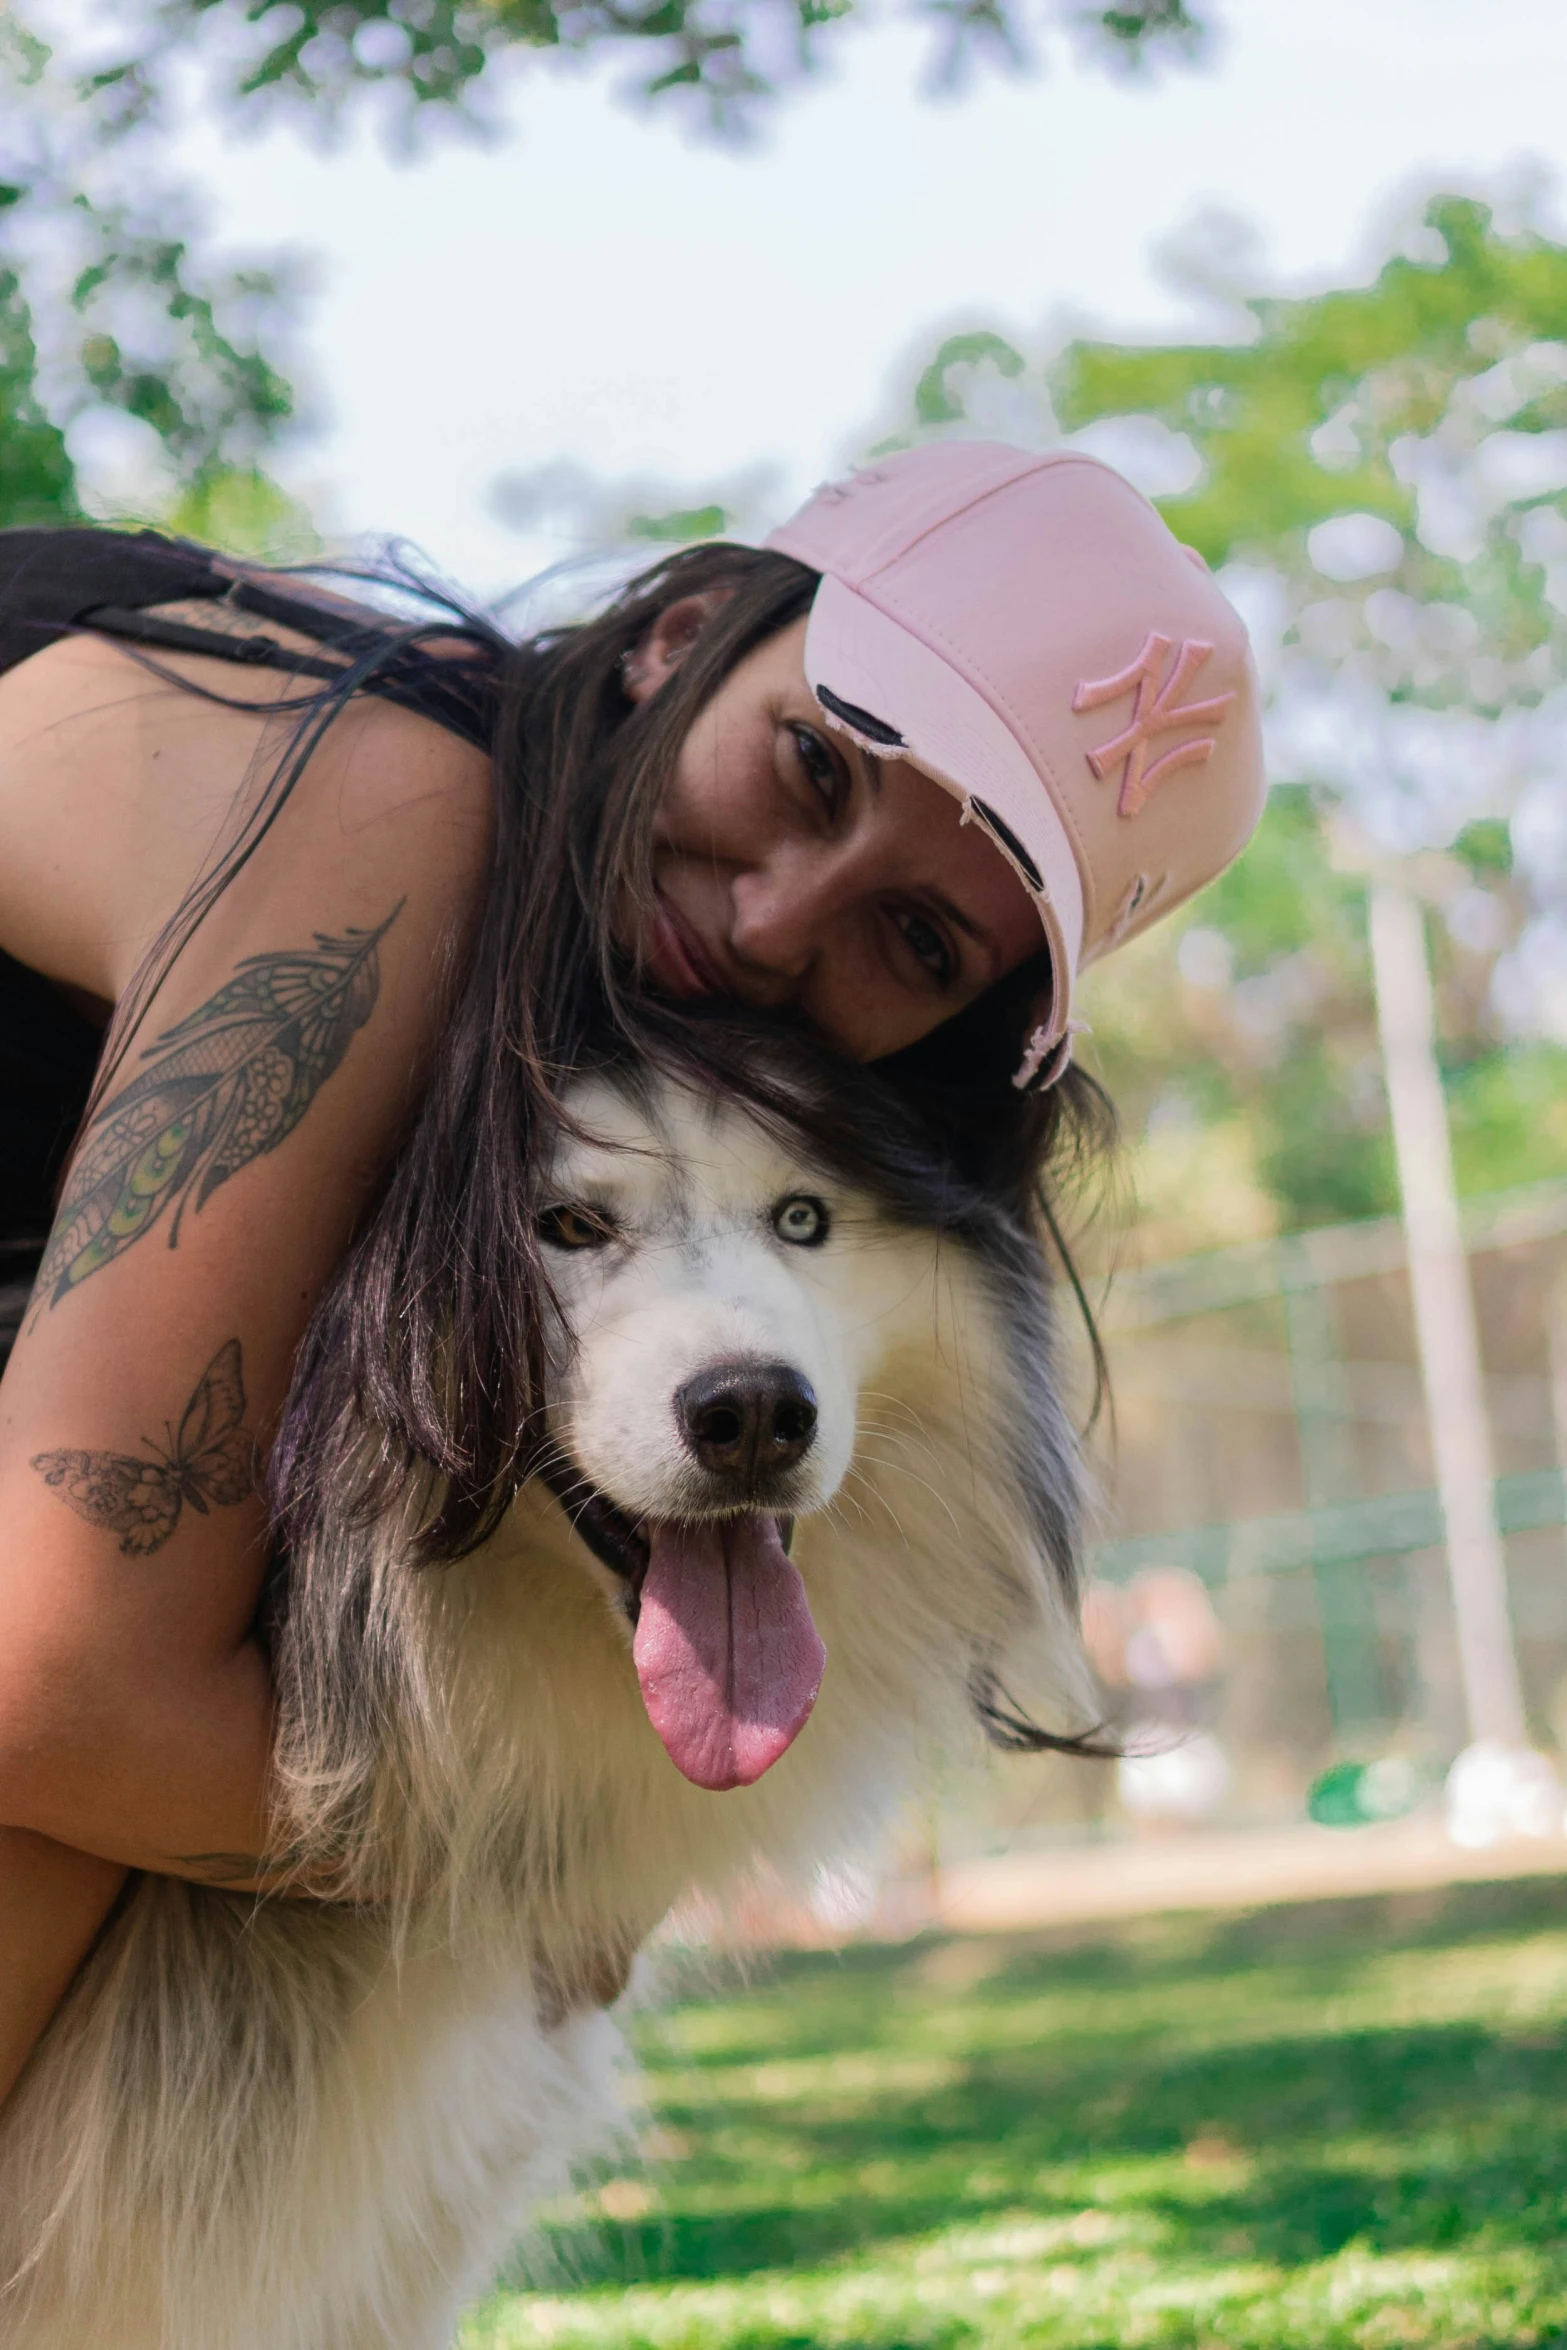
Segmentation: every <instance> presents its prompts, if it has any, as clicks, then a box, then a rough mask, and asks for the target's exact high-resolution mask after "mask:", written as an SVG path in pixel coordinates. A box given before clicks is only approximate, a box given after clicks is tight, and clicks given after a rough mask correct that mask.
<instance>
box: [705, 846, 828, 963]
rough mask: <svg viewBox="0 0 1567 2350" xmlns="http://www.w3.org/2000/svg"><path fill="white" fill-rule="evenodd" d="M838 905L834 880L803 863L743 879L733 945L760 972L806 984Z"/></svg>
mask: <svg viewBox="0 0 1567 2350" xmlns="http://www.w3.org/2000/svg"><path fill="white" fill-rule="evenodd" d="M832 899H833V892H832V889H831V885H830V876H828V875H825V874H823V873H820V872H817V871H814V870H813V869H812V866H811V864H810V862H809V861H808V860H806V859H803V858H788V859H784V860H780V861H778V862H777V863H769V864H768V865H765V866H762V867H760V868H758V869H756V870H754V871H752V872H750V873H742V874H740V875H738V876H737V878H736V879H735V881H734V883H733V884H732V888H731V896H730V906H731V912H732V927H731V930H730V934H729V935H730V945H731V946H732V948H733V949H734V952H735V953H736V954H737V955H739V956H740V957H741V958H742V959H743V960H744V961H745V962H747V963H749V964H751V965H752V966H753V967H754V968H755V969H757V970H759V971H766V972H768V973H770V974H771V975H772V976H773V977H775V978H778V979H785V980H791V981H792V980H800V979H803V978H804V977H805V974H806V973H807V971H809V969H810V967H811V964H812V962H813V960H814V959H815V956H816V954H817V952H818V950H819V948H820V944H821V934H822V930H823V928H824V925H825V922H826V920H827V919H828V918H829V916H830V913H831V908H832Z"/></svg>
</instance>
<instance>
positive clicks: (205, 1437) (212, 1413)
mask: <svg viewBox="0 0 1567 2350" xmlns="http://www.w3.org/2000/svg"><path fill="white" fill-rule="evenodd" d="M244 1417H245V1382H244V1375H243V1369H242V1365H241V1362H240V1349H239V1340H238V1339H237V1338H231V1339H229V1341H228V1343H227V1344H226V1345H224V1346H220V1347H219V1349H218V1351H217V1353H216V1354H215V1355H214V1356H213V1358H212V1360H211V1362H210V1363H209V1364H208V1365H207V1367H206V1369H205V1370H204V1371H203V1372H202V1374H201V1377H200V1379H199V1380H198V1382H197V1385H196V1392H195V1394H194V1395H193V1396H192V1397H191V1399H190V1401H189V1403H188V1404H187V1405H186V1406H185V1414H184V1417H183V1419H182V1420H181V1421H180V1424H179V1427H178V1429H177V1430H176V1429H175V1428H173V1427H170V1428H168V1429H166V1431H165V1433H166V1434H167V1436H168V1440H169V1443H168V1449H167V1451H165V1450H164V1448H163V1446H162V1445H161V1444H156V1443H154V1441H153V1439H152V1438H151V1437H150V1436H144V1437H143V1438H142V1439H141V1442H142V1443H143V1444H144V1445H145V1446H146V1448H147V1451H148V1452H149V1453H150V1454H151V1455H152V1458H151V1459H150V1460H139V1459H138V1458H137V1456H136V1455H135V1454H134V1453H129V1452H81V1451H76V1450H71V1451H67V1452H40V1453H35V1454H34V1455H33V1459H32V1466H33V1467H34V1468H35V1469H36V1470H37V1471H38V1474H39V1475H40V1477H42V1479H43V1481H44V1483H45V1484H46V1485H50V1486H53V1488H54V1490H55V1491H56V1492H57V1493H58V1494H59V1496H60V1499H61V1500H62V1501H63V1502H65V1503H66V1504H67V1505H68V1506H69V1507H70V1508H71V1509H73V1510H75V1512H76V1514H77V1516H78V1517H79V1518H85V1519H86V1520H87V1523H88V1525H89V1526H102V1527H104V1528H106V1529H107V1531H108V1532H109V1533H111V1534H118V1536H119V1538H120V1548H121V1550H122V1551H123V1552H124V1554H125V1556H126V1557H127V1558H148V1557H150V1556H151V1554H152V1553H153V1551H155V1550H161V1549H162V1547H163V1545H164V1543H166V1542H167V1541H168V1539H169V1536H170V1535H171V1534H172V1533H173V1532H174V1529H175V1527H176V1526H177V1525H178V1524H179V1522H180V1513H181V1511H182V1510H183V1509H184V1507H185V1505H186V1503H187V1502H188V1503H189V1504H190V1506H191V1508H192V1509H193V1510H196V1511H197V1512H199V1514H200V1515H201V1516H202V1517H205V1516H206V1515H207V1512H208V1510H209V1508H212V1507H217V1508H219V1509H232V1508H233V1507H235V1505H236V1504H237V1503H239V1502H242V1501H245V1500H246V1499H248V1497H249V1496H250V1495H251V1494H252V1493H254V1492H255V1490H256V1440H255V1438H254V1437H253V1436H252V1435H251V1434H250V1432H249V1430H248V1429H246V1428H244V1427H242V1426H241V1424H240V1423H241V1422H242V1421H243V1419H244Z"/></svg>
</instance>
